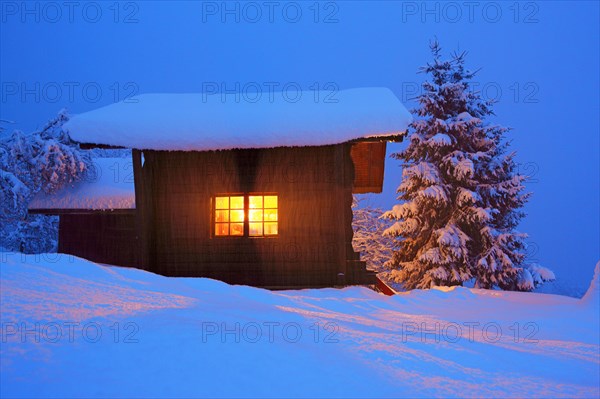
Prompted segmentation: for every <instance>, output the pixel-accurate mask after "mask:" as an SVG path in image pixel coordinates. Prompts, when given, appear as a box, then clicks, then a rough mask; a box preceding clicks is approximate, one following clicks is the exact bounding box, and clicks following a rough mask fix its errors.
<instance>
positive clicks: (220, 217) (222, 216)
mask: <svg viewBox="0 0 600 399" xmlns="http://www.w3.org/2000/svg"><path fill="white" fill-rule="evenodd" d="M215 222H229V211H217V213H216V214H215Z"/></svg>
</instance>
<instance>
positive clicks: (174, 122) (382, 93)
mask: <svg viewBox="0 0 600 399" xmlns="http://www.w3.org/2000/svg"><path fill="white" fill-rule="evenodd" d="M411 120H412V118H411V115H410V113H409V112H408V111H407V110H406V108H405V107H404V105H402V103H401V102H400V101H399V100H398V98H397V97H396V96H395V95H394V93H392V92H391V91H390V90H389V89H387V88H358V89H349V90H340V91H337V92H331V91H301V92H295V91H293V90H290V91H288V92H273V91H264V92H262V93H261V95H260V96H259V95H258V94H253V93H241V94H235V93H227V94H205V93H196V94H143V95H139V96H136V97H132V98H129V99H127V100H125V101H122V102H119V103H115V104H112V105H108V106H106V107H102V108H99V109H96V110H94V111H90V112H85V113H82V114H78V115H75V116H73V117H72V118H71V119H70V120H69V121H68V122H67V123H66V124H65V125H64V126H63V129H64V130H65V131H67V132H68V133H69V135H70V136H71V138H72V139H73V140H76V141H78V142H81V143H93V144H104V145H112V146H120V147H127V148H136V149H147V150H182V151H206V150H227V149H233V148H271V147H288V146H289V147H296V146H317V145H328V144H338V143H343V142H346V141H350V140H354V139H360V138H368V137H373V136H375V137H377V136H384V137H387V136H394V135H399V134H402V133H404V132H405V131H406V129H407V127H408V124H409V123H410V122H411Z"/></svg>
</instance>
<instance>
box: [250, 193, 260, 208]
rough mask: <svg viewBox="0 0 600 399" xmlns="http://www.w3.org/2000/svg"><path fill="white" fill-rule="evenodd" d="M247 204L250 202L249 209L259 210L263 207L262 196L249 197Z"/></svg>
mask: <svg viewBox="0 0 600 399" xmlns="http://www.w3.org/2000/svg"><path fill="white" fill-rule="evenodd" d="M249 202H250V209H260V208H262V207H263V197H262V195H251V196H250V201H249Z"/></svg>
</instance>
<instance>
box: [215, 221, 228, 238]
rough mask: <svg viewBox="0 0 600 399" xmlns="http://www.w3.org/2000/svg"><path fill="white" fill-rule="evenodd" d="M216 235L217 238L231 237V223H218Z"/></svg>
mask: <svg viewBox="0 0 600 399" xmlns="http://www.w3.org/2000/svg"><path fill="white" fill-rule="evenodd" d="M215 235H217V236H227V235H229V223H217V224H216V225H215Z"/></svg>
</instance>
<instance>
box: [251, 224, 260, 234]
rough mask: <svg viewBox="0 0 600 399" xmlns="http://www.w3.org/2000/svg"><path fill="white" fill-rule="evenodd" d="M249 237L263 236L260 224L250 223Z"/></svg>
mask: <svg viewBox="0 0 600 399" xmlns="http://www.w3.org/2000/svg"><path fill="white" fill-rule="evenodd" d="M250 235H251V236H262V235H263V226H262V223H250Z"/></svg>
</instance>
